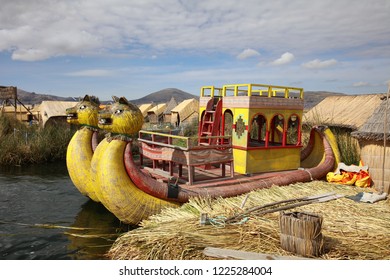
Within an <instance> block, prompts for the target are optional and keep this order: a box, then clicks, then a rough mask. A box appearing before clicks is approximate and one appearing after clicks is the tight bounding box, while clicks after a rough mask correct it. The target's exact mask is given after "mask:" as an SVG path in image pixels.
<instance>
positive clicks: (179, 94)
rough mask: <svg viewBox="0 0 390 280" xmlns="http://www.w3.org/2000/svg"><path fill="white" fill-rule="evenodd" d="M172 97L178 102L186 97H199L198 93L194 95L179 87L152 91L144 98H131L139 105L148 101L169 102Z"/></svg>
mask: <svg viewBox="0 0 390 280" xmlns="http://www.w3.org/2000/svg"><path fill="white" fill-rule="evenodd" d="M172 97H173V98H174V99H175V100H176V102H178V103H180V102H182V101H184V100H186V99H191V98H199V96H197V95H193V94H191V93H188V92H185V91H182V90H180V89H177V88H166V89H163V90H159V91H156V92H153V93H150V94H148V95H146V96H144V97H142V98H139V99H135V100H131V102H132V103H134V104H137V105H139V104H147V103H167V102H169V101H170V100H171V98H172Z"/></svg>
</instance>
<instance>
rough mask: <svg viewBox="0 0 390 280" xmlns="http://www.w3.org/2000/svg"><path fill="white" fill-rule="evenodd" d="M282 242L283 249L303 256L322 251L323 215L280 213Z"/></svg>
mask: <svg viewBox="0 0 390 280" xmlns="http://www.w3.org/2000/svg"><path fill="white" fill-rule="evenodd" d="M279 222H280V231H281V234H280V244H281V246H282V248H283V249H285V250H287V251H290V252H293V253H298V254H300V255H302V256H315V257H317V256H319V255H320V254H321V253H322V246H323V240H322V233H321V229H322V217H321V216H318V215H315V214H311V213H304V212H293V213H280V218H279Z"/></svg>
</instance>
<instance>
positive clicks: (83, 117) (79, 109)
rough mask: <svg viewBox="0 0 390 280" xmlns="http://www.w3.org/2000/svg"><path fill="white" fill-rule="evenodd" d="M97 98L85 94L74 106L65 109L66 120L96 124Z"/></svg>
mask: <svg viewBox="0 0 390 280" xmlns="http://www.w3.org/2000/svg"><path fill="white" fill-rule="evenodd" d="M98 112H99V100H98V99H97V98H95V97H91V96H89V95H85V96H84V98H83V100H81V101H80V102H78V103H77V104H76V106H74V107H71V108H68V109H66V115H67V122H68V123H71V124H80V125H88V126H94V127H97V126H98Z"/></svg>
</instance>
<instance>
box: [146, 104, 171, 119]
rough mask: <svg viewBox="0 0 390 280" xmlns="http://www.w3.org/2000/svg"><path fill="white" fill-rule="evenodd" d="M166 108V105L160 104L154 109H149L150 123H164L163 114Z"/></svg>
mask: <svg viewBox="0 0 390 280" xmlns="http://www.w3.org/2000/svg"><path fill="white" fill-rule="evenodd" d="M166 108H167V104H166V103H160V104H157V105H156V106H154V107H153V108H151V109H149V111H148V118H149V122H150V123H159V122H160V121H162V120H163V119H162V117H163V113H164V111H165V109H166Z"/></svg>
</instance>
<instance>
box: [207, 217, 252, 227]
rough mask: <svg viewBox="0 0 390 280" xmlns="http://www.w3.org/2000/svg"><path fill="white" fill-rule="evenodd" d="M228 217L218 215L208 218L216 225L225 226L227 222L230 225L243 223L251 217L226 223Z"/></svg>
mask: <svg viewBox="0 0 390 280" xmlns="http://www.w3.org/2000/svg"><path fill="white" fill-rule="evenodd" d="M226 219H227V218H226V217H225V216H217V217H215V218H208V219H207V221H208V222H209V223H210V224H211V225H212V226H214V227H217V228H224V227H225V226H226V224H229V225H242V224H245V223H246V222H247V221H249V217H244V218H242V219H241V220H240V221H238V222H234V223H226Z"/></svg>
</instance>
